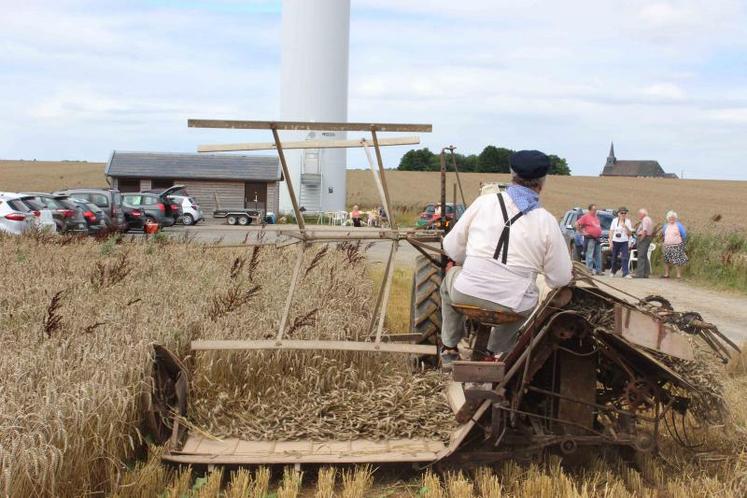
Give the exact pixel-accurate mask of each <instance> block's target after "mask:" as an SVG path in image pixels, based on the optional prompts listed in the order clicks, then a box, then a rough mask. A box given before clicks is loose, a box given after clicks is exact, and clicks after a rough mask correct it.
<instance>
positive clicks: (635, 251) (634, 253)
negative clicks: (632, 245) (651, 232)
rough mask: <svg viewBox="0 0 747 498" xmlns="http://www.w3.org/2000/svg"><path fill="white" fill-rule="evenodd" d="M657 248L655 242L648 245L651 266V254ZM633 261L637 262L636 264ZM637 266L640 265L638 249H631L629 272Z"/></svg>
mask: <svg viewBox="0 0 747 498" xmlns="http://www.w3.org/2000/svg"><path fill="white" fill-rule="evenodd" d="M655 250H656V244H655V243H654V242H651V245H649V246H648V254H646V258H647V259H648V267H649V268H651V255H652V254H653V253H654V251H655ZM633 263H635V266H634V265H633ZM637 267H638V249H631V250H630V257H629V258H628V273H633V272H634V271H635V269H636V268H637Z"/></svg>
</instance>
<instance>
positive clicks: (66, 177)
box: [0, 160, 106, 192]
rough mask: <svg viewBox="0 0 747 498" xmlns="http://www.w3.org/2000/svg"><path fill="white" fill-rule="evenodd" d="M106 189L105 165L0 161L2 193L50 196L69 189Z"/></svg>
mask: <svg viewBox="0 0 747 498" xmlns="http://www.w3.org/2000/svg"><path fill="white" fill-rule="evenodd" d="M97 186H99V187H103V186H106V179H105V178H104V163H89V162H86V161H7V160H0V191H2V192H18V191H24V192H51V191H53V190H60V189H63V188H66V187H97Z"/></svg>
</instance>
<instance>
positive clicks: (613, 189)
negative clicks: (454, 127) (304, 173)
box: [347, 170, 747, 232]
mask: <svg viewBox="0 0 747 498" xmlns="http://www.w3.org/2000/svg"><path fill="white" fill-rule="evenodd" d="M459 176H460V179H461V182H462V189H463V191H464V196H465V199H466V201H467V203H468V204H469V203H470V202H471V201H472V200H473V199H474V198H475V197H476V196H477V193H478V191H479V186H480V183H481V182H508V181H510V177H509V175H499V174H487V173H462V174H460V175H459ZM386 177H387V183H388V186H389V190H390V196H391V199H392V204H393V205H394V206H395V207H397V208H398V209H399V210H408V209H409V210H417V209H420V208H421V207H422V206H423V205H424V204H425V203H426V202H433V201H437V200H438V197H439V195H440V193H439V192H440V190H439V189H440V186H439V177H440V175H439V174H438V173H435V172H420V171H387V172H386ZM455 183H456V178H455V175H453V174H449V175H448V177H447V182H446V184H447V189H446V192H447V199H448V201H449V202H451V201H452V200H453V185H454V184H455ZM347 195H348V204H350V205H352V204H359V205H360V206H366V207H370V206H376V205H379V204H380V202H379V200H378V196H377V194H376V187H375V185H374V183H373V179H372V177H371V173H370V172H369V171H365V170H348V175H347ZM457 195H458V192H457ZM541 201H542V204H543V206H544V207H545V208H547V209H548V210H549V211H550V212H551V213H552V214H554V215H555V216H556V217H560V216H562V215H563V213H565V211H566V210H568V209H569V208H571V207H574V206H581V207H586V206H587V205H588V204H590V203H596V204H597V205H598V206H599V207H605V208H618V207H620V206H626V207H627V208H628V209H630V210H631V213H632V214H634V213H635V211H634V210H637V209H638V208H641V207H645V208H647V209H648V211H649V213H650V214H651V216H652V218H653V219H654V222H656V223H661V222H663V221H664V216H665V213H666V212H667V211H668V210H670V209H673V210H675V211H676V212H677V213H678V214H679V216H680V219H681V220H682V222H683V223H684V224H685V225H686V226H687V227H688V228H693V229H696V230H697V231H699V232H731V231H734V230H739V231H745V230H747V216H745V214H746V213H747V182H739V181H718V180H674V179H664V178H609V177H607V178H602V177H592V176H551V177H549V178H548V180H547V183H546V185H545V191H544V192H543V193H542V196H541ZM717 215H720V218H719V217H718V216H717ZM713 218H719V221H718V222H715V221H713Z"/></svg>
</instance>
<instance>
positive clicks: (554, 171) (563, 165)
mask: <svg viewBox="0 0 747 498" xmlns="http://www.w3.org/2000/svg"><path fill="white" fill-rule="evenodd" d="M547 157H548V158H549V159H550V172H549V174H551V175H565V176H570V174H571V168H569V167H568V161H566V160H565V159H563V158H562V157H558V156H556V155H554V154H550V155H549V156H547Z"/></svg>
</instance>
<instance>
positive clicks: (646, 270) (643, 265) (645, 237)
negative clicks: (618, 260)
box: [633, 208, 654, 278]
mask: <svg viewBox="0 0 747 498" xmlns="http://www.w3.org/2000/svg"><path fill="white" fill-rule="evenodd" d="M638 219H639V220H640V221H639V222H638V227H637V230H636V239H637V241H638V242H637V244H636V248H637V250H638V266H637V267H636V271H635V275H633V278H648V277H649V275H651V263H650V262H649V260H648V248H649V246H650V245H651V240H652V239H653V238H654V222H653V220H652V219H651V218H650V217H649V215H648V211H646V209H645V208H641V209H639V210H638Z"/></svg>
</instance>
